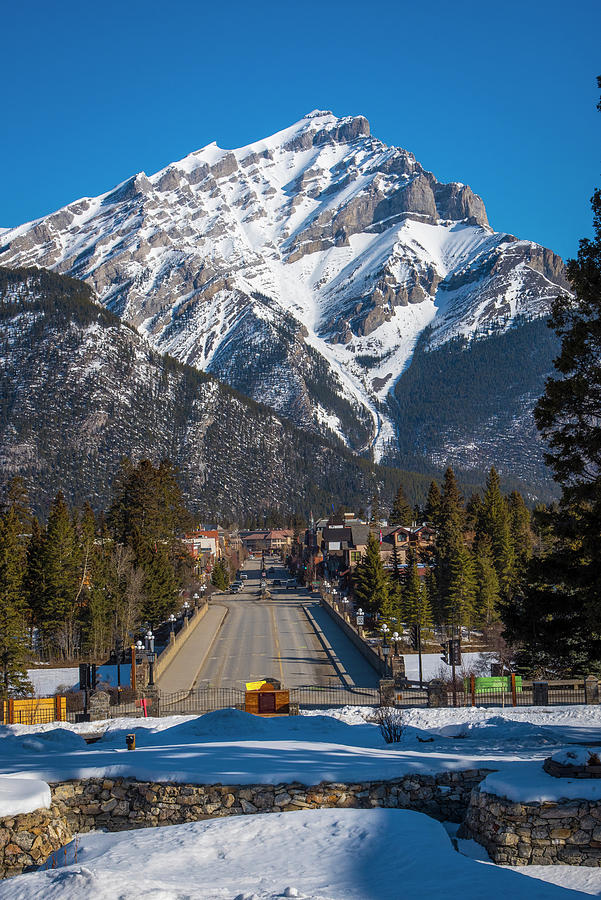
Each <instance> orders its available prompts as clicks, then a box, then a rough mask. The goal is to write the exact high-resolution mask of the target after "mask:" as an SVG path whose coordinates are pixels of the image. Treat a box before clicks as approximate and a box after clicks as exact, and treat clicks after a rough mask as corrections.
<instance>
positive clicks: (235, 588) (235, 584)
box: [230, 581, 242, 594]
mask: <svg viewBox="0 0 601 900" xmlns="http://www.w3.org/2000/svg"><path fill="white" fill-rule="evenodd" d="M241 590H242V582H240V581H234V582H233V583H232V584H231V585H230V592H231V593H232V594H237V593H238V591H241Z"/></svg>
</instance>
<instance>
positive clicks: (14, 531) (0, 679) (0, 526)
mask: <svg viewBox="0 0 601 900" xmlns="http://www.w3.org/2000/svg"><path fill="white" fill-rule="evenodd" d="M25 565H26V548H25V543H24V540H23V535H22V521H21V520H20V516H19V514H18V512H17V511H16V510H15V509H14V508H12V507H9V508H8V510H7V511H6V512H5V513H4V515H3V516H2V517H1V518H0V612H1V615H0V698H1V699H3V700H6V699H7V698H8V697H14V696H19V695H24V694H28V693H30V691H31V685H30V683H29V680H28V678H27V659H28V656H29V646H28V645H29V639H28V633H27V607H26V604H25V602H24V600H23V578H24V574H25Z"/></svg>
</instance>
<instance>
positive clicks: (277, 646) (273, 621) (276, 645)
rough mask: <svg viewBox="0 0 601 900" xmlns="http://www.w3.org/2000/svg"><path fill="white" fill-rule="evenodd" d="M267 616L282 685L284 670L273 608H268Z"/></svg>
mask: <svg viewBox="0 0 601 900" xmlns="http://www.w3.org/2000/svg"><path fill="white" fill-rule="evenodd" d="M269 615H270V617H271V629H272V632H273V641H274V644H275V652H276V655H277V659H278V664H279V666H280V684H282V685H283V684H284V669H283V667H282V653H281V651H280V641H279V639H278V629H277V626H276V624H275V613H274V611H273V606H270V607H269Z"/></svg>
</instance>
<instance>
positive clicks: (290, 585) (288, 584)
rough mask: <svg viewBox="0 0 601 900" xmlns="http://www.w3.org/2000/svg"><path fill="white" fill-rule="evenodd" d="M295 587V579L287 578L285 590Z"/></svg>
mask: <svg viewBox="0 0 601 900" xmlns="http://www.w3.org/2000/svg"><path fill="white" fill-rule="evenodd" d="M295 587H297V581H296V578H289V579H288V581H287V582H286V590H287V591H288V590H290V589H291V588H295Z"/></svg>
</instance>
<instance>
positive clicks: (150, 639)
mask: <svg viewBox="0 0 601 900" xmlns="http://www.w3.org/2000/svg"><path fill="white" fill-rule="evenodd" d="M144 646H145V650H146V659H147V660H148V687H154V663H155V660H156V658H157V657H156V653H155V652H154V634H153V633H152V631H151V630H150V628H149V629H148V631H147V632H146V634H145V635H144Z"/></svg>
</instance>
